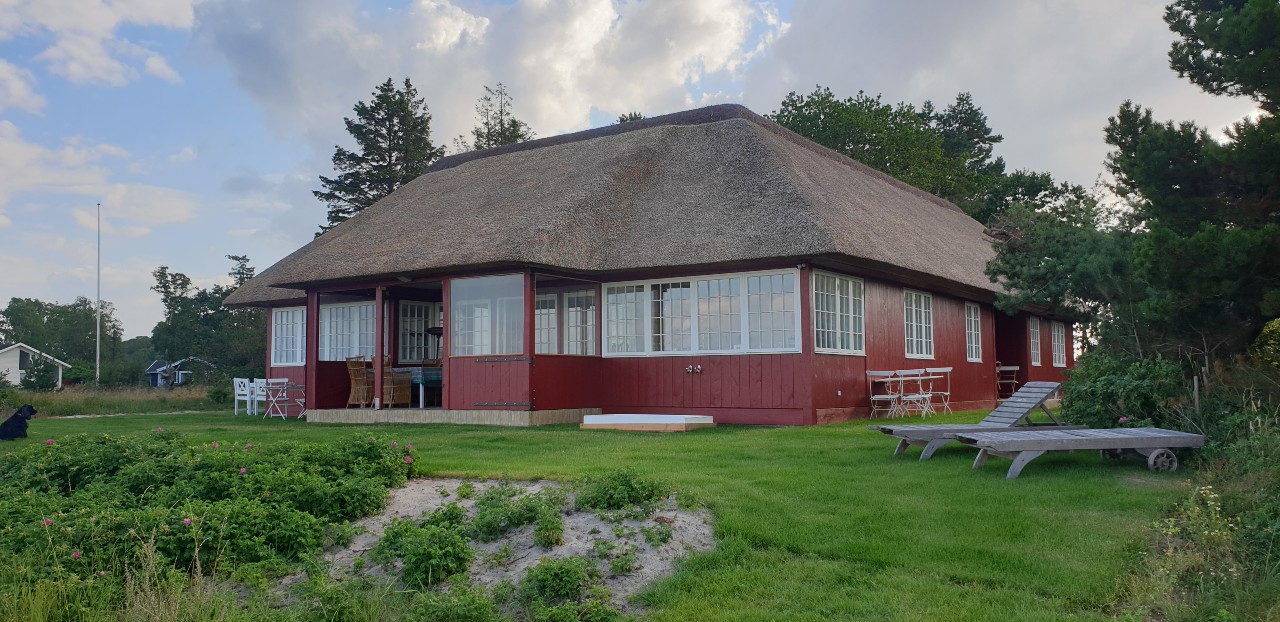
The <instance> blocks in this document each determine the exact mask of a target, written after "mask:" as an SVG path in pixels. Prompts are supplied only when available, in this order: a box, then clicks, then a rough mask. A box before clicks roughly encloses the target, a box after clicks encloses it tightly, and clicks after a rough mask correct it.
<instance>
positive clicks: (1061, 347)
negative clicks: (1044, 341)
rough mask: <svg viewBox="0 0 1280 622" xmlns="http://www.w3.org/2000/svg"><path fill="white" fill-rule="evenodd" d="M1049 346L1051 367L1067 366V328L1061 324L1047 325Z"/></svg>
mask: <svg viewBox="0 0 1280 622" xmlns="http://www.w3.org/2000/svg"><path fill="white" fill-rule="evenodd" d="M1049 345H1050V346H1052V347H1053V366H1054V367H1066V366H1067V327H1066V326H1065V325H1064V324H1063V323H1062V322H1053V323H1051V324H1049Z"/></svg>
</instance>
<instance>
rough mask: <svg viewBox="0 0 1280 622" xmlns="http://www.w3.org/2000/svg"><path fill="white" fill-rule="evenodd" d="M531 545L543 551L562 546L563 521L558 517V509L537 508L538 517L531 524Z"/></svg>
mask: <svg viewBox="0 0 1280 622" xmlns="http://www.w3.org/2000/svg"><path fill="white" fill-rule="evenodd" d="M533 543H534V544H536V545H538V546H540V547H542V548H544V549H549V548H551V547H553V546H559V545H561V544H564V519H563V518H561V517H560V510H559V508H552V507H546V506H543V507H541V508H538V517H537V518H536V519H535V520H534V522H533Z"/></svg>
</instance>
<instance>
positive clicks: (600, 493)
mask: <svg viewBox="0 0 1280 622" xmlns="http://www.w3.org/2000/svg"><path fill="white" fill-rule="evenodd" d="M666 494H667V489H666V488H665V487H664V486H663V485H662V484H661V483H660V482H657V481H655V480H651V479H648V478H645V477H641V476H640V475H639V474H638V473H636V472H635V470H633V469H630V468H627V469H622V470H618V471H613V472H610V473H606V474H604V475H602V476H600V477H597V478H592V479H588V480H586V481H584V482H583V484H582V486H581V487H580V489H579V490H578V494H577V499H576V505H577V507H579V508H591V509H596V510H621V509H624V508H627V507H628V506H632V505H641V506H656V504H657V502H658V500H659V499H661V498H662V497H663V496H665V495H666Z"/></svg>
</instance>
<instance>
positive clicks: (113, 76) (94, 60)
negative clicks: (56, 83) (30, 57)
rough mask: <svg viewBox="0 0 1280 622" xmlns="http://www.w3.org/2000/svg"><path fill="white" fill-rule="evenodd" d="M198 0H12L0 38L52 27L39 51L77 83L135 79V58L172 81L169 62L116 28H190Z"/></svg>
mask: <svg viewBox="0 0 1280 622" xmlns="http://www.w3.org/2000/svg"><path fill="white" fill-rule="evenodd" d="M194 1H195V0H114V1H113V0H81V1H79V2H76V3H75V6H67V4H66V3H63V2H47V1H43V2H42V1H40V0H16V1H14V0H10V1H9V2H7V3H5V4H8V5H9V6H5V7H4V10H3V11H0V13H3V14H4V17H0V39H3V38H11V37H18V36H30V35H38V34H41V33H49V34H51V35H52V36H53V44H52V45H50V46H49V47H48V48H46V49H45V50H44V51H43V52H41V53H40V54H38V55H37V56H36V58H37V59H39V60H42V61H45V62H46V63H47V64H48V65H49V70H50V71H51V72H52V73H54V74H55V75H59V76H62V77H64V78H66V79H68V80H70V81H71V82H72V83H75V84H108V85H111V86H122V85H125V84H128V83H129V82H132V81H134V80H137V79H138V77H139V72H138V69H137V67H135V63H136V62H137V61H138V60H141V61H142V65H143V69H144V70H145V71H146V72H147V73H148V74H150V75H153V76H156V77H158V78H160V79H162V80H167V81H170V82H179V81H181V78H180V77H179V76H178V74H177V72H176V71H174V70H173V68H172V67H170V66H169V64H168V62H167V61H166V60H165V59H164V58H163V57H161V56H160V55H158V54H156V53H155V52H153V51H151V50H148V49H146V48H144V47H142V46H140V45H138V44H136V43H134V42H132V41H129V40H128V39H125V38H123V37H120V36H119V35H118V34H117V31H118V30H119V29H120V27H122V26H154V27H160V28H169V29H181V30H185V29H189V28H191V26H192V24H193V20H194V13H193V11H192V4H193V2H194Z"/></svg>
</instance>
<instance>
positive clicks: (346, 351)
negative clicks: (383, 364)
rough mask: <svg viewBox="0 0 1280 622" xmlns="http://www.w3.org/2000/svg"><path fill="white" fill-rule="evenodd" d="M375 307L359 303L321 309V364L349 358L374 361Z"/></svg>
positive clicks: (326, 306)
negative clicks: (363, 358) (354, 357)
mask: <svg viewBox="0 0 1280 622" xmlns="http://www.w3.org/2000/svg"><path fill="white" fill-rule="evenodd" d="M373 333H374V330H373V303H372V302H357V303H353V304H341V305H321V307H320V360H322V361H341V360H343V359H345V358H347V357H349V356H365V357H368V358H369V360H373Z"/></svg>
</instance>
